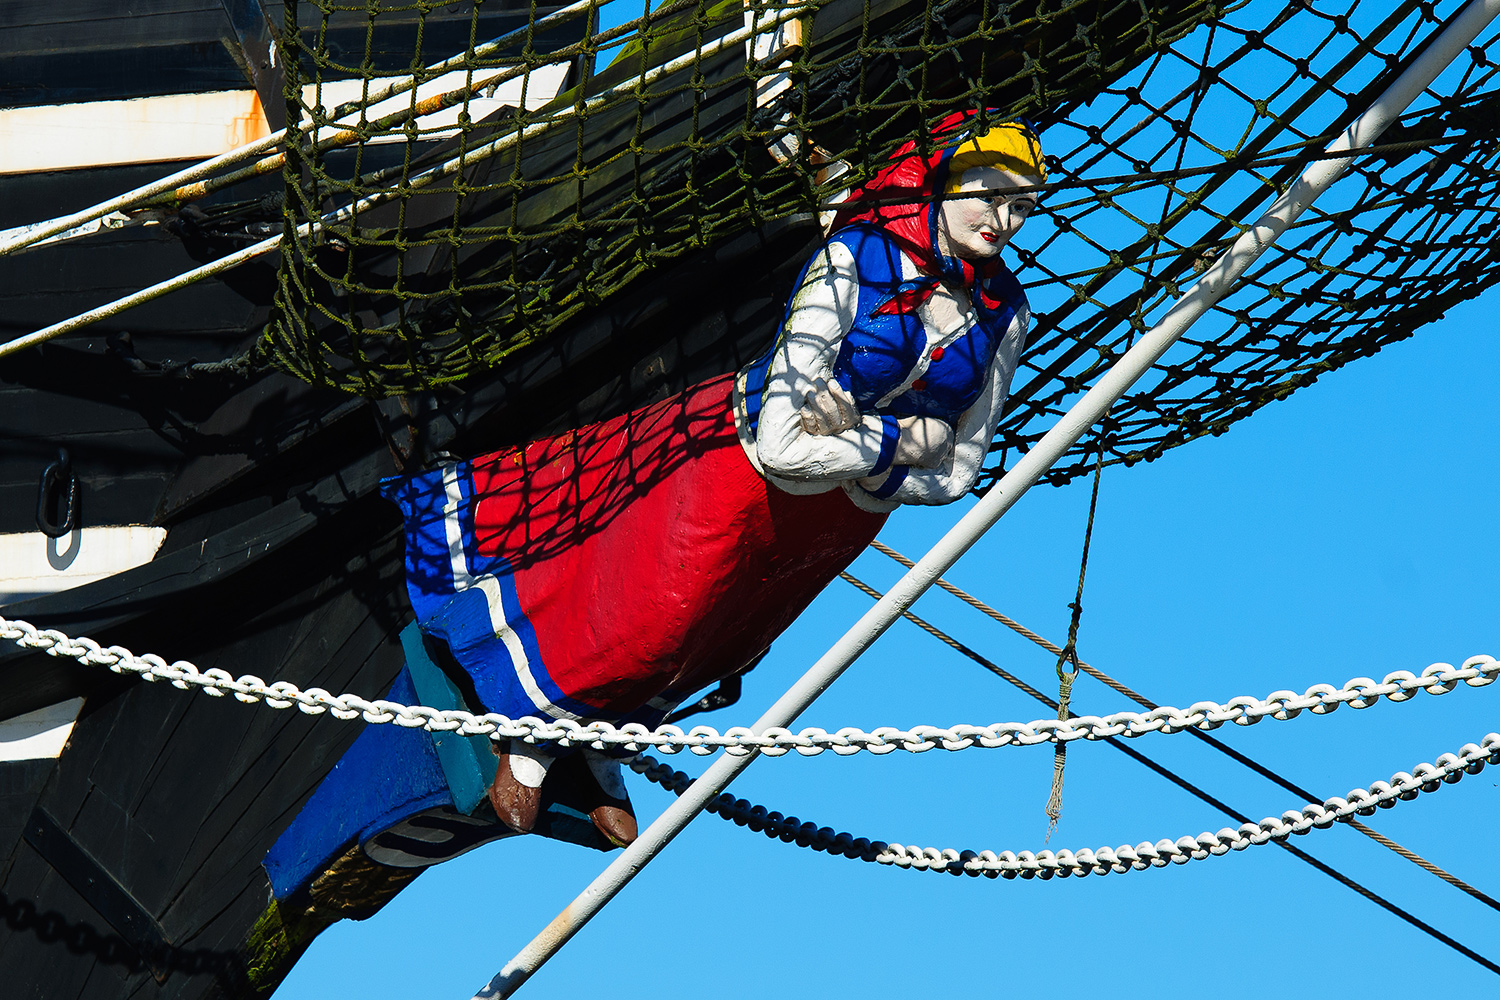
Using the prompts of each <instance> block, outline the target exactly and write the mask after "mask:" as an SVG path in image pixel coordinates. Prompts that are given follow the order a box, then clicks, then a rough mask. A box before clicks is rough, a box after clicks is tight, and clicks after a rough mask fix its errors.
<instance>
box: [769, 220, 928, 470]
mask: <svg viewBox="0 0 1500 1000" xmlns="http://www.w3.org/2000/svg"><path fill="white" fill-rule="evenodd" d="M858 301H859V275H858V273H857V270H856V268H855V264H854V255H853V254H852V253H850V252H849V249H848V248H847V247H845V246H844V245H843V244H841V243H831V244H829V245H828V246H827V247H825V248H824V249H823V250H821V251H819V252H818V255H817V256H816V257H814V258H813V262H812V264H811V266H810V267H808V270H807V277H806V278H804V279H803V281H802V285H801V287H800V288H798V289H797V291H796V293H795V295H794V296H793V298H792V308H791V310H790V312H789V314H788V316H787V321H786V326H785V327H784V328H783V330H782V333H781V339H780V340H779V341H778V342H777V344H776V349H775V352H774V354H773V355H772V357H771V365H770V369H769V370H768V371H767V372H766V388H765V395H764V396H763V397H762V401H761V409H760V420H759V425H758V427H757V430H756V436H755V450H756V457H757V458H758V459H759V460H760V463H761V465H762V466H763V467H764V469H765V470H766V472H767V473H768V474H770V475H771V476H774V477H776V478H778V479H788V480H793V481H802V482H809V481H829V480H852V479H861V478H864V477H866V476H870V475H872V474H874V473H875V471H876V470H877V469H878V468H879V465H880V462H881V461H882V458H883V459H884V461H885V462H886V463H889V461H890V456H891V455H892V454H893V453H894V450H895V443H896V440H897V436H898V433H899V430H898V428H897V425H896V421H895V418H894V417H884V418H882V417H880V416H877V415H875V414H866V415H864V416H862V417H861V418H860V421H859V423H857V424H855V425H854V426H853V427H851V428H849V429H848V430H846V431H843V432H841V433H839V434H826V435H823V434H809V433H808V432H807V431H806V430H804V429H803V427H802V420H801V418H800V416H799V411H800V410H801V409H802V406H803V404H804V402H805V401H806V399H807V397H808V395H809V394H810V393H811V392H813V390H814V384H815V382H816V381H817V380H818V379H820V378H821V379H832V377H833V365H834V361H835V360H837V358H838V352H839V345H840V343H842V341H843V339H844V335H845V334H846V333H848V332H849V330H850V329H852V328H853V326H854V318H855V307H856V305H857V303H858ZM880 471H884V469H880Z"/></svg>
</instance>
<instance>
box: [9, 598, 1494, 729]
mask: <svg viewBox="0 0 1500 1000" xmlns="http://www.w3.org/2000/svg"><path fill="white" fill-rule="evenodd" d="M0 638H4V639H9V640H11V641H13V642H15V643H16V644H17V645H19V646H22V647H24V648H27V649H35V650H41V651H45V652H46V653H48V654H49V655H52V656H62V657H68V658H70V659H74V660H77V661H78V662H80V663H84V664H88V665H92V666H101V667H107V668H108V669H109V670H111V671H113V672H114V673H117V674H125V673H133V674H138V675H140V676H141V677H142V678H144V679H145V680H148V681H161V680H164V681H167V682H168V683H170V684H171V685H172V686H173V687H176V688H179V689H181V690H184V691H187V690H191V689H192V688H195V687H196V688H199V689H201V690H202V691H203V692H204V693H205V694H208V695H212V696H214V697H223V696H225V695H233V696H234V697H235V698H236V699H237V700H239V701H242V702H245V703H247V704H253V703H255V702H262V701H263V702H264V703H265V704H266V705H269V706H270V707H271V708H278V709H287V708H292V707H293V706H295V707H296V708H298V709H300V710H301V711H302V712H305V713H306V714H308V715H322V714H324V713H325V712H326V713H329V714H331V715H333V716H334V717H335V718H338V719H345V720H349V719H357V718H363V719H364V721H365V722H368V723H372V724H377V725H378V724H386V723H394V724H396V725H398V726H403V727H406V728H408V729H426V730H428V731H430V732H459V733H463V734H464V735H468V736H489V737H491V738H493V739H497V740H499V739H519V740H526V741H527V742H530V743H553V744H556V745H558V746H562V747H573V746H582V747H589V748H591V749H594V750H625V751H630V752H639V751H642V750H652V749H654V750H657V751H659V752H661V753H668V754H670V753H677V752H679V751H682V750H688V751H690V752H692V753H695V754H698V755H700V756H706V755H709V754H713V753H717V752H718V751H720V750H723V751H725V752H727V753H732V754H750V753H763V754H766V755H767V756H771V757H778V756H781V755H782V754H785V753H789V752H791V751H796V752H797V753H799V754H802V755H803V756H805V757H812V756H816V755H818V754H820V753H823V752H824V751H825V750H832V751H833V752H834V753H836V754H840V755H848V754H854V753H859V752H861V751H865V752H868V753H873V754H885V753H890V752H891V751H893V750H906V751H908V752H910V753H923V752H925V751H927V750H933V749H943V750H967V749H969V748H971V747H976V746H979V747H989V748H995V747H1005V746H1034V745H1036V744H1041V743H1070V742H1072V741H1073V740H1080V739H1086V740H1102V739H1106V738H1108V737H1111V736H1124V737H1128V738H1132V739H1133V738H1135V737H1139V736H1144V735H1146V734H1147V733H1157V732H1161V733H1180V732H1183V731H1184V730H1187V729H1199V730H1213V729H1217V728H1219V727H1220V726H1222V725H1224V724H1225V723H1234V724H1235V725H1240V726H1250V725H1254V724H1255V723H1257V722H1260V721H1261V720H1262V719H1268V718H1269V719H1276V720H1279V721H1285V720H1287V719H1294V718H1296V717H1297V716H1298V715H1300V714H1302V713H1303V712H1311V713H1313V714H1314V715H1326V714H1328V713H1330V712H1333V711H1335V710H1336V709H1338V708H1339V706H1341V705H1348V706H1350V707H1351V708H1369V707H1370V706H1371V705H1374V704H1376V703H1377V702H1378V701H1380V699H1382V698H1384V699H1386V700H1387V701H1393V702H1403V701H1407V700H1409V699H1411V698H1412V697H1414V696H1415V695H1416V694H1417V693H1419V692H1422V691H1426V692H1427V693H1428V694H1432V695H1440V694H1447V693H1449V692H1450V691H1453V690H1456V689H1457V688H1458V686H1459V685H1460V684H1463V685H1465V686H1467V687H1484V686H1486V685H1488V684H1493V683H1494V682H1495V679H1496V678H1497V677H1500V662H1497V661H1496V660H1495V658H1494V657H1492V656H1483V655H1481V656H1471V657H1469V658H1468V659H1467V660H1465V661H1464V663H1463V666H1461V667H1454V666H1452V665H1451V664H1448V663H1434V664H1432V665H1431V666H1429V667H1427V668H1426V669H1425V670H1423V671H1422V672H1421V673H1420V674H1413V673H1411V672H1410V671H1407V670H1396V671H1393V672H1391V673H1389V674H1386V676H1385V679H1384V680H1383V681H1381V682H1379V683H1376V682H1375V681H1373V680H1371V679H1370V678H1368V677H1355V678H1354V679H1352V680H1350V681H1348V682H1346V683H1345V684H1344V686H1343V687H1338V688H1336V687H1334V686H1332V685H1331V684H1315V685H1313V686H1312V687H1310V688H1308V689H1307V691H1306V692H1304V693H1303V694H1300V695H1299V694H1297V693H1295V692H1292V691H1275V692H1272V693H1271V694H1270V695H1269V696H1267V697H1265V698H1252V697H1248V696H1242V697H1239V698H1233V699H1231V700H1230V701H1228V702H1226V703H1225V704H1222V705H1220V704H1216V703H1214V702H1208V701H1201V702H1197V703H1195V704H1193V705H1191V706H1189V707H1188V708H1186V709H1178V708H1172V707H1170V706H1162V707H1161V708H1157V709H1153V710H1152V711H1149V712H1116V713H1114V714H1112V715H1106V716H1094V715H1081V716H1075V717H1073V718H1071V719H1068V720H1066V721H1059V720H1057V719H1039V720H1037V721H1034V722H1001V723H995V724H993V725H989V726H974V725H963V724H960V725H956V726H950V727H948V728H946V729H945V728H941V727H938V726H915V727H913V728H911V729H898V728H896V727H894V726H882V727H880V728H878V729H875V730H873V731H870V732H865V731H863V730H860V729H854V728H845V729H840V730H838V731H837V732H834V733H830V732H827V731H826V730H823V729H818V728H809V729H804V730H802V731H801V732H798V733H793V732H791V731H790V730H787V729H781V728H774V727H773V728H770V729H767V730H766V731H765V732H763V733H761V734H760V735H758V736H757V735H756V734H755V733H753V732H752V731H751V730H749V729H748V728H746V727H744V726H735V727H732V728H730V729H728V730H726V731H725V732H723V733H720V732H719V731H718V730H717V729H714V728H713V727H711V726H694V727H693V728H692V729H691V730H688V731H687V732H683V731H682V730H681V729H680V728H678V727H677V726H661V727H659V728H657V729H655V730H650V729H647V728H646V727H645V726H642V725H639V724H637V723H631V724H629V725H625V726H619V727H616V726H612V725H610V724H609V723H607V722H590V723H579V722H574V721H572V720H567V719H564V720H561V721H556V722H553V721H544V720H540V719H535V718H530V717H527V718H522V719H510V718H507V717H506V716H504V715H500V714H498V713H493V712H492V713H489V714H487V715H474V714H473V713H470V712H466V711H463V710H462V709H447V710H440V709H435V708H428V707H425V706H422V705H402V704H399V703H398V702H393V701H387V700H385V699H376V700H374V701H371V700H368V699H365V698H362V697H360V696H359V695H356V694H341V695H334V694H330V693H329V692H328V691H325V690H324V689H322V688H308V689H306V690H303V689H301V688H299V687H298V686H297V685H295V684H293V683H291V682H290V681H275V682H274V683H270V684H268V683H266V682H265V681H263V680H262V679H261V678H259V677H256V676H255V675H254V674H244V675H242V676H240V677H234V676H232V675H231V674H230V673H229V672H228V671H225V670H221V669H219V668H217V667H214V668H211V669H209V670H199V669H198V667H196V666H194V665H193V664H191V663H188V662H187V661H185V660H178V661H177V662H175V663H168V662H167V661H166V660H165V659H163V658H162V657H160V656H156V655H154V654H149V653H148V654H146V655H144V656H137V655H136V654H134V653H132V652H131V651H130V650H128V649H125V648H124V647H123V646H108V647H105V646H101V645H99V643H97V642H95V641H94V640H92V639H88V638H77V639H74V638H71V637H70V636H67V635H65V634H63V633H62V632H59V631H57V630H55V629H38V628H36V627H34V626H33V625H31V624H29V623H27V622H24V621H12V620H11V619H8V618H3V617H0Z"/></svg>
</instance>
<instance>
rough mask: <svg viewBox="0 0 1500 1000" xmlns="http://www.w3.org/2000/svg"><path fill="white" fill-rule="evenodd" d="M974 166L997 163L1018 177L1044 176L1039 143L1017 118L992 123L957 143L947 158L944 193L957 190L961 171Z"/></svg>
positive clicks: (962, 175)
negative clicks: (946, 177) (987, 127)
mask: <svg viewBox="0 0 1500 1000" xmlns="http://www.w3.org/2000/svg"><path fill="white" fill-rule="evenodd" d="M975 167H999V168H1000V169H1001V170H1008V171H1010V172H1011V173H1013V174H1017V175H1018V176H1021V177H1039V178H1041V179H1042V180H1043V181H1045V180H1046V179H1047V164H1046V161H1045V160H1043V159H1042V144H1041V143H1040V142H1039V141H1037V137H1036V133H1035V132H1033V131H1031V129H1029V128H1027V127H1026V126H1025V125H1022V124H1021V123H1020V122H1005V123H1003V124H1000V125H995V126H992V127H991V128H990V130H989V131H988V132H986V133H984V135H976V136H974V137H973V138H972V139H967V140H965V141H964V142H962V143H960V144H959V146H958V148H957V149H955V150H954V151H953V158H952V159H951V160H949V161H948V185H947V193H948V194H954V193H955V192H957V191H958V188H959V185H961V184H962V183H963V177H964V171H966V170H972V169H973V168H975Z"/></svg>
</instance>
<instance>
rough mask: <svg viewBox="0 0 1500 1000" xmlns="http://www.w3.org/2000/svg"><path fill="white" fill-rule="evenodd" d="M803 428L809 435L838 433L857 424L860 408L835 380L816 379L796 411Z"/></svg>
mask: <svg viewBox="0 0 1500 1000" xmlns="http://www.w3.org/2000/svg"><path fill="white" fill-rule="evenodd" d="M797 416H798V417H799V418H800V419H801V421H802V429H803V430H804V431H806V432H807V433H809V434H817V435H820V436H826V435H829V434H841V433H843V432H844V431H847V430H848V429H849V428H851V427H853V426H854V425H855V424H857V423H859V407H858V406H856V405H854V397H853V396H850V395H849V393H848V392H847V391H846V390H845V389H844V387H843V386H841V385H839V383H838V381H837V380H835V379H825V378H819V379H817V380H816V381H815V382H814V383H813V391H812V392H810V393H808V394H807V399H806V400H804V401H803V403H802V409H801V410H799V411H797Z"/></svg>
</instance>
